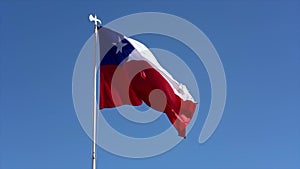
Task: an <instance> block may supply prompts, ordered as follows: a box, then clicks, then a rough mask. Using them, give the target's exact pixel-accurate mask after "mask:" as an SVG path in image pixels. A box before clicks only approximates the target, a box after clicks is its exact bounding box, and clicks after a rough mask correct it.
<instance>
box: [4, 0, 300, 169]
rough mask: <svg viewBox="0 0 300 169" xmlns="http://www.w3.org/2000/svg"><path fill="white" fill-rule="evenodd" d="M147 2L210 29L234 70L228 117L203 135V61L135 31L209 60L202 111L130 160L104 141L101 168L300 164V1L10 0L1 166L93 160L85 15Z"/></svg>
mask: <svg viewBox="0 0 300 169" xmlns="http://www.w3.org/2000/svg"><path fill="white" fill-rule="evenodd" d="M146 11H153V12H165V13H170V14H174V15H177V16H179V17H182V18H184V19H187V20H188V21H190V22H192V23H193V24H195V25H196V26H197V27H199V28H200V29H201V30H202V31H203V32H204V33H205V34H206V35H207V36H208V37H209V38H210V40H211V41H212V43H213V44H214V46H215V48H216V49H217V51H218V53H219V55H220V58H221V60H222V62H223V65H224V69H225V73H226V77H227V85H228V95H227V104H226V108H225V111H224V115H223V119H222V121H221V123H220V125H219V127H218V129H217V130H216V132H215V133H214V135H213V136H212V137H211V138H210V139H209V140H208V141H207V142H206V143H205V144H198V136H199V132H200V130H201V127H202V126H203V123H204V120H205V117H206V115H207V111H208V109H209V102H210V86H209V80H208V77H207V74H206V72H205V70H204V68H203V66H202V65H201V62H199V63H197V62H196V63H195V62H193V60H189V59H188V58H187V57H186V56H185V55H186V53H184V51H185V50H182V51H181V50H179V49H178V47H176V43H175V46H164V45H163V44H162V43H161V45H162V46H160V43H154V42H153V39H157V38H159V37H151V36H145V37H144V38H143V37H142V36H140V37H137V38H138V39H139V40H141V41H143V42H144V43H147V41H149V45H150V46H151V44H152V46H151V47H161V48H167V49H168V50H171V51H172V52H174V53H176V54H178V55H179V56H182V59H183V60H185V61H186V62H187V63H190V64H191V69H195V68H197V67H200V68H201V70H202V71H201V72H200V73H199V77H198V78H197V80H198V82H199V83H200V84H201V87H200V89H199V90H200V92H201V107H200V108H199V110H200V112H199V116H198V119H197V121H196V124H195V127H194V128H193V129H192V131H191V132H190V134H189V135H188V138H187V139H186V140H184V141H183V142H181V143H180V144H179V145H178V146H177V147H175V148H174V149H172V150H171V151H169V152H167V153H165V154H162V155H159V156H156V157H152V158H146V159H129V158H123V157H119V156H116V155H113V154H111V153H109V152H106V151H104V150H102V149H101V148H98V149H97V150H98V152H99V157H98V164H99V166H98V167H99V168H102V169H104V168H105V169H113V168H130V169H143V168H148V169H153V168H172V169H177V168H178V169H181V168H188V169H199V168H205V169H208V168H211V169H215V168H218V169H219V168H230V169H231V168H251V169H261V168H282V169H287V168H289V169H296V168H300V106H299V103H300V76H299V72H300V22H299V16H300V2H299V1H296V0H295V1H292V0H287V1H283V0H274V1H271V0H261V1H259V0H254V1H238V0H231V1H226V2H225V1H221V0H218V1H192V0H185V1H183V0H167V1H158V0H152V1H137V0H127V1H121V0H118V1H115V0H111V1H108V0H105V1H100V0H94V1H89V2H87V1H68V0H63V1H36V0H31V1H21V0H19V1H18V0H13V1H9V0H2V1H1V2H0V168H1V169H34V168H40V169H82V168H90V165H91V159H90V158H91V157H90V155H91V140H90V139H89V138H88V136H87V135H86V134H85V132H84V131H83V129H82V128H81V126H80V123H79V121H78V120H77V117H76V113H75V110H74V107H73V101H72V74H73V68H74V64H75V62H76V58H77V56H78V53H79V51H80V49H81V47H82V46H83V44H84V43H85V41H86V40H87V39H88V38H89V37H90V36H91V35H92V33H93V30H92V29H93V28H92V25H91V23H90V22H89V21H88V20H87V17H88V15H89V14H90V13H96V14H97V15H98V16H99V17H100V18H101V19H102V21H103V22H104V23H108V22H110V21H112V20H114V19H116V18H119V17H122V16H124V15H128V14H131V13H136V12H146ZM137 26H138V25H137ZM158 26H159V25H158ZM177 45H178V44H177ZM179 45H180V44H179ZM114 124H117V122H116V123H114ZM131 125H132V124H131ZM149 125H151V124H149ZM116 128H118V126H116ZM119 128H120V126H119ZM120 130H122V129H120Z"/></svg>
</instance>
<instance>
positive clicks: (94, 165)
mask: <svg viewBox="0 0 300 169" xmlns="http://www.w3.org/2000/svg"><path fill="white" fill-rule="evenodd" d="M89 20H90V21H91V22H94V40H95V41H94V77H93V83H94V86H93V93H94V94H93V144H92V169H96V143H97V140H96V138H97V103H96V102H97V93H96V87H97V86H96V85H97V37H98V28H97V27H98V26H97V23H98V22H99V23H100V24H101V21H100V20H99V19H97V16H96V15H95V17H93V15H90V16H89Z"/></svg>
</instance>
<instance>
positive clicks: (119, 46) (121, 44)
mask: <svg viewBox="0 0 300 169" xmlns="http://www.w3.org/2000/svg"><path fill="white" fill-rule="evenodd" d="M118 38H119V40H118V42H117V43H112V44H113V45H115V46H116V47H117V51H116V54H117V53H118V52H121V53H122V48H123V47H124V46H126V45H127V43H122V39H121V38H120V37H118Z"/></svg>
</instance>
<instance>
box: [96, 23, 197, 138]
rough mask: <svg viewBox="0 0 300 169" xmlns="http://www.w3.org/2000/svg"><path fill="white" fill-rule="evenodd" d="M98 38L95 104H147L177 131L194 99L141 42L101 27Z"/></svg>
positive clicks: (190, 111) (188, 116) (182, 132)
mask: <svg viewBox="0 0 300 169" xmlns="http://www.w3.org/2000/svg"><path fill="white" fill-rule="evenodd" d="M98 36H99V41H100V58H101V62H100V90H99V92H100V100H99V108H100V109H103V108H113V107H117V106H122V105H133V106H138V105H141V104H142V103H143V102H144V103H145V104H147V105H148V106H149V107H151V108H153V109H155V110H157V111H160V112H164V113H166V115H167V116H168V118H169V120H170V122H171V123H172V124H173V125H174V127H175V128H176V129H177V131H178V135H179V136H182V137H184V138H185V137H186V132H185V128H186V126H187V125H188V124H189V122H190V120H191V118H192V117H193V114H194V111H195V108H196V104H197V103H196V102H195V101H194V99H193V97H192V96H191V94H190V93H189V91H188V90H187V88H186V87H185V86H184V85H183V84H180V83H179V82H177V81H176V80H175V79H173V77H172V76H171V74H169V73H168V72H167V71H166V70H165V69H164V68H163V67H161V65H160V64H159V63H158V61H157V60H156V59H155V57H154V56H153V54H152V53H151V52H150V50H149V49H148V48H147V47H146V46H145V45H143V44H142V43H140V42H138V41H136V40H134V39H131V38H128V37H126V36H124V35H122V34H120V33H117V32H115V31H112V30H110V29H108V28H105V27H99V28H98Z"/></svg>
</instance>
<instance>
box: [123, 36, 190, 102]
mask: <svg viewBox="0 0 300 169" xmlns="http://www.w3.org/2000/svg"><path fill="white" fill-rule="evenodd" d="M124 38H125V39H127V40H128V41H129V42H130V43H131V44H132V46H133V47H134V48H135V50H133V51H132V52H131V53H130V55H129V56H128V60H127V62H128V61H131V60H144V61H146V62H148V63H149V64H150V65H151V66H152V67H153V68H155V69H156V70H157V71H158V72H159V73H160V74H161V75H162V76H163V77H164V78H165V79H166V80H167V81H168V83H169V84H170V86H171V87H172V89H173V91H174V93H175V94H176V95H177V96H179V97H180V98H181V99H182V100H184V101H185V100H190V101H192V102H194V103H195V101H194V99H193V97H192V96H191V94H190V92H189V91H188V89H187V88H186V86H185V85H183V84H181V83H179V82H177V81H176V80H175V79H174V78H173V77H172V75H171V74H170V73H169V72H167V71H166V70H165V69H164V68H163V67H162V66H161V65H160V64H159V63H158V61H157V60H156V58H155V57H154V55H153V54H152V52H151V51H150V50H149V49H148V48H147V47H146V46H145V45H144V44H142V43H140V42H138V41H136V40H134V39H131V38H128V37H124Z"/></svg>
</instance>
